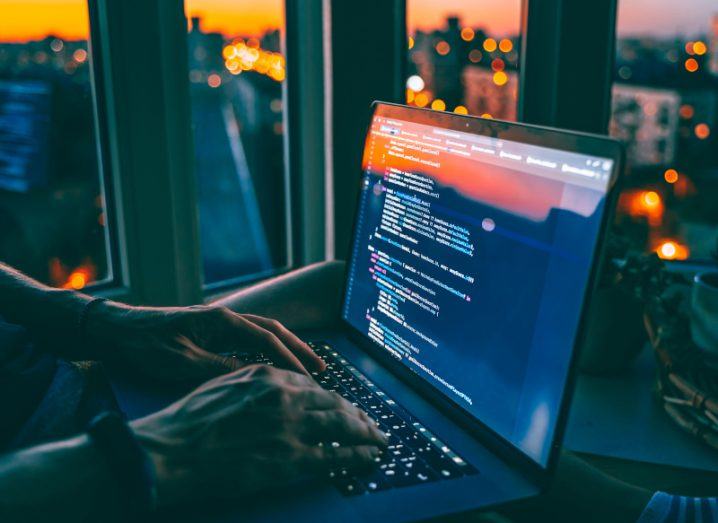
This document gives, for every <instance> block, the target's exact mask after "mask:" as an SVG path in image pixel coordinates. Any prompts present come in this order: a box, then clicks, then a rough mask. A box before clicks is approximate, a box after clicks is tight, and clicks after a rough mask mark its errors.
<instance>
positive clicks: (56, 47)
mask: <svg viewBox="0 0 718 523" xmlns="http://www.w3.org/2000/svg"><path fill="white" fill-rule="evenodd" d="M64 47H65V43H64V42H63V41H62V40H60V39H59V38H55V39H54V40H53V41H52V42H50V49H52V50H53V51H55V52H56V53H59V52H60V51H62V49H63V48H64Z"/></svg>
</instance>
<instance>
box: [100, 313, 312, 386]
mask: <svg viewBox="0 0 718 523" xmlns="http://www.w3.org/2000/svg"><path fill="white" fill-rule="evenodd" d="M86 326H87V329H86V330H87V336H88V340H89V341H90V343H91V344H92V345H93V346H94V347H96V348H97V351H96V354H97V357H98V359H101V360H103V361H108V362H112V363H117V364H119V365H121V366H123V367H125V368H129V369H130V370H132V371H133V372H136V373H139V374H143V375H145V376H146V377H149V378H152V379H163V380H166V381H174V382H199V381H205V380H207V379H211V378H213V377H216V376H218V375H220V374H223V373H226V372H231V371H233V370H236V369H237V368H239V367H240V366H241V365H242V362H240V361H238V360H237V359H236V358H232V357H228V356H222V355H221V354H220V353H227V352H233V351H241V352H250V353H251V352H263V353H264V354H265V355H266V356H267V357H269V358H271V359H272V360H273V361H274V362H275V363H276V364H277V365H279V366H281V367H284V368H287V369H290V370H294V371H297V372H300V373H304V374H307V373H308V372H311V371H322V370H324V368H325V364H324V362H323V361H322V359H321V358H319V356H317V355H316V354H314V352H313V351H312V350H311V348H309V346H308V345H307V344H306V343H304V342H303V341H302V340H300V339H299V338H298V337H297V336H296V335H295V334H293V333H292V332H290V331H289V330H288V329H286V328H285V327H284V326H283V325H282V324H281V323H279V322H277V321H275V320H271V319H268V318H264V317H261V316H255V315H252V314H237V313H235V312H232V311H231V310H229V309H227V308H226V307H215V306H211V305H210V306H193V307H130V306H127V305H122V304H119V303H114V302H103V303H99V304H97V305H96V306H94V307H92V308H91V309H90V310H89V313H88V316H87V323H86Z"/></svg>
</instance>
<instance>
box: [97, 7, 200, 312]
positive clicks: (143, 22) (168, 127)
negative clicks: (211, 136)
mask: <svg viewBox="0 0 718 523" xmlns="http://www.w3.org/2000/svg"><path fill="white" fill-rule="evenodd" d="M97 14H98V16H97V18H98V23H99V24H100V31H101V34H102V35H103V36H105V41H104V42H103V43H104V45H102V46H101V49H99V50H98V52H99V53H100V57H99V59H101V60H103V61H104V65H105V69H104V80H105V81H104V85H105V86H106V88H105V96H104V97H103V100H102V101H103V103H104V104H105V107H106V113H107V118H108V128H109V132H108V135H109V146H110V150H111V156H112V172H113V174H114V186H115V190H114V196H115V199H116V208H117V210H118V212H117V227H118V231H119V234H118V236H119V243H120V251H121V252H120V258H121V261H122V264H123V276H124V279H125V283H126V284H127V285H128V287H129V290H130V296H131V298H132V299H133V300H135V301H141V302H144V303H149V304H189V303H197V302H198V301H199V300H200V299H201V280H200V263H201V262H200V249H199V234H198V225H197V205H196V190H195V180H194V173H193V147H192V135H191V118H190V103H189V85H188V80H187V78H188V71H187V50H186V49H187V48H186V38H185V35H186V21H185V19H184V13H183V7H182V4H181V3H179V2H145V1H142V0H123V1H122V2H118V1H113V0H97Z"/></svg>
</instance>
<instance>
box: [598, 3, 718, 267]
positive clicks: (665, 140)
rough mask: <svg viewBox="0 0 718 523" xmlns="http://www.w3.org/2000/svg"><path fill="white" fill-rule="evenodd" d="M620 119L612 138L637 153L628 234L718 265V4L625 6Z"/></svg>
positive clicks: (616, 112)
mask: <svg viewBox="0 0 718 523" xmlns="http://www.w3.org/2000/svg"><path fill="white" fill-rule="evenodd" d="M646 12H650V13H651V16H645V13H646ZM612 113H613V114H612V119H611V134H612V135H613V136H616V137H618V138H620V139H621V140H623V141H624V142H625V143H626V144H627V147H628V161H629V172H628V175H627V177H626V183H627V188H626V190H625V191H624V193H623V194H622V195H621V198H620V201H619V223H620V225H621V227H622V229H623V230H624V231H625V232H626V233H627V234H629V235H630V236H631V237H632V239H633V240H634V241H635V243H636V245H638V246H639V247H642V248H644V249H646V250H648V251H654V252H656V253H657V254H658V255H659V256H660V257H662V258H665V259H678V260H683V259H687V258H692V259H708V258H710V257H711V255H712V254H713V253H714V252H715V251H716V247H717V246H718V203H717V202H718V147H717V142H716V134H717V133H716V130H718V5H716V4H715V2H714V1H712V0H690V1H689V2H688V3H675V2H670V1H668V0H658V1H656V0H651V1H648V0H621V1H620V2H619V15H618V24H617V45H616V69H615V77H614V85H613V111H612Z"/></svg>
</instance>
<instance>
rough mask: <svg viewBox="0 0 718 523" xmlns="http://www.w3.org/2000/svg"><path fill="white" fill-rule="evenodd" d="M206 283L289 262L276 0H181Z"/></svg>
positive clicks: (280, 20)
mask: <svg viewBox="0 0 718 523" xmlns="http://www.w3.org/2000/svg"><path fill="white" fill-rule="evenodd" d="M185 13H186V14H187V16H188V18H189V34H188V45H189V61H190V63H189V70H190V72H189V74H190V83H191V96H192V118H193V128H194V146H195V155H196V157H195V171H196V175H197V185H198V205H199V219H200V235H201V238H200V239H201V247H202V260H203V265H204V283H205V285H210V286H211V285H216V284H222V283H224V282H228V281H233V280H237V279H238V278H240V279H241V278H244V277H248V276H254V275H260V274H266V273H268V272H271V271H272V270H275V269H277V268H280V267H284V266H285V265H286V264H287V230H286V216H287V214H286V213H287V206H286V194H285V169H284V149H283V134H284V118H283V115H284V106H283V100H282V84H283V82H284V80H285V77H286V63H285V59H284V53H283V51H282V31H283V27H284V8H283V3H282V2H281V0H271V1H262V2H258V1H256V0H237V1H235V2H223V1H219V0H187V1H186V2H185Z"/></svg>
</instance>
